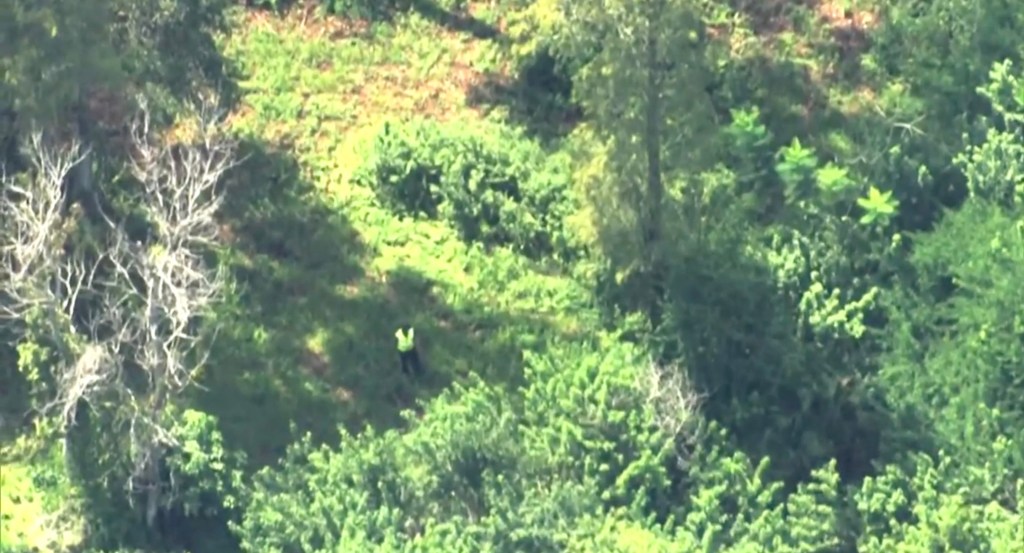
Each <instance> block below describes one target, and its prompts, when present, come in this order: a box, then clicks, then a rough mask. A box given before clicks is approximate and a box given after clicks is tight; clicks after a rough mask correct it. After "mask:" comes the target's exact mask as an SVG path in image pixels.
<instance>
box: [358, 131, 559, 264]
mask: <svg viewBox="0 0 1024 553" xmlns="http://www.w3.org/2000/svg"><path fill="white" fill-rule="evenodd" d="M355 180H356V182H358V183H360V184H363V185H366V186H369V187H371V188H373V189H374V190H375V191H376V193H377V196H378V198H380V200H381V201H382V202H383V203H384V204H385V205H386V206H387V207H388V208H390V209H392V210H394V211H396V212H398V213H401V214H405V215H413V216H415V215H425V216H427V217H430V218H436V219H441V220H444V221H447V222H448V223H449V224H451V225H452V226H453V227H454V228H456V229H457V230H458V232H459V233H460V234H461V235H462V238H463V239H465V240H466V241H472V242H478V243H480V244H483V245H485V246H509V247H511V248H512V249H514V250H516V251H518V252H520V253H523V254H525V255H529V256H533V257H538V256H543V255H551V254H554V255H557V256H559V257H562V258H566V257H571V255H572V250H573V249H574V248H573V246H572V244H571V241H570V240H569V238H568V237H567V235H566V232H565V229H564V228H563V221H564V220H565V219H566V218H567V217H568V215H569V214H570V213H571V212H572V210H573V202H572V200H571V195H570V188H569V182H570V181H569V161H568V159H566V158H563V157H560V156H555V157H551V158H547V157H546V156H545V154H544V152H543V150H542V149H541V148H540V146H539V145H538V144H536V143H535V142H533V141H530V140H528V139H526V138H524V137H523V136H522V135H521V134H519V133H518V132H515V131H513V130H511V129H508V128H506V127H503V126H500V125H495V124H490V123H480V124H470V125H467V124H465V123H453V124H445V123H437V122H433V121H412V122H408V123H404V124H401V125H385V126H384V128H383V130H382V131H381V132H380V133H379V134H378V135H377V137H376V139H375V140H374V142H373V145H372V147H371V151H370V152H369V153H368V155H367V156H366V158H365V162H364V164H363V166H362V167H360V168H359V169H358V170H357V171H356V174H355Z"/></svg>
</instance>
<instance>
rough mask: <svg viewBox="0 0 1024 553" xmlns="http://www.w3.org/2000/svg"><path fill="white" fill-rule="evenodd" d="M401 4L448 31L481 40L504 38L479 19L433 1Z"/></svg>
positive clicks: (495, 29) (413, 1) (407, 0)
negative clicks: (448, 8)
mask: <svg viewBox="0 0 1024 553" xmlns="http://www.w3.org/2000/svg"><path fill="white" fill-rule="evenodd" d="M401 3H403V4H404V3H408V5H409V7H410V8H411V9H412V10H414V11H416V12H417V13H419V14H420V15H422V16H423V17H425V18H427V19H428V20H430V21H432V22H433V23H435V24H437V25H440V26H442V27H444V28H446V29H448V30H451V31H455V32H459V33H467V34H470V35H472V36H473V37H475V38H479V39H484V40H487V39H496V38H500V37H501V36H502V33H501V31H500V30H499V29H498V28H497V27H495V26H494V25H491V24H489V23H487V22H485V21H482V20H480V19H477V18H476V17H473V16H472V15H470V14H468V13H458V12H452V11H449V10H446V9H444V8H442V7H441V6H439V5H437V2H434V1H433V0H401Z"/></svg>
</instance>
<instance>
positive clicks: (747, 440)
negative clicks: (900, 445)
mask: <svg viewBox="0 0 1024 553" xmlns="http://www.w3.org/2000/svg"><path fill="white" fill-rule="evenodd" d="M678 258H679V261H680V263H681V265H680V266H682V267H685V268H686V269H685V271H680V272H679V273H678V274H676V275H675V276H674V277H673V279H672V284H671V287H670V288H671V292H670V293H671V295H672V300H671V302H670V303H671V305H672V317H671V320H672V321H673V323H672V324H673V331H674V332H672V337H673V339H674V340H675V344H674V346H673V347H670V348H669V349H668V351H667V352H666V353H667V354H668V357H669V358H671V359H682V366H684V367H687V369H688V370H687V373H688V374H689V376H690V378H691V382H692V384H693V385H694V387H695V388H696V389H697V390H700V391H701V392H702V393H706V394H707V397H706V399H705V401H704V402H703V406H702V411H703V412H704V413H705V414H706V415H707V416H708V417H709V418H711V419H714V420H716V421H718V422H719V423H720V424H722V425H723V426H725V427H726V428H727V429H728V430H729V431H730V434H731V436H732V437H733V438H734V439H735V441H736V443H737V445H739V447H740V448H742V449H743V450H744V451H745V452H746V453H747V454H748V455H749V456H750V457H751V458H752V459H754V460H759V459H761V458H763V457H765V456H769V457H770V458H771V469H770V470H771V473H772V476H773V477H777V478H781V479H783V480H784V481H786V482H787V483H789V484H795V483H797V482H800V481H805V480H806V478H807V477H808V476H809V474H810V472H811V471H812V470H814V469H816V468H818V467H820V466H822V465H823V464H824V463H826V462H828V461H829V460H830V459H836V462H837V469H838V472H839V474H840V475H841V476H842V477H843V478H844V480H846V481H854V482H856V481H859V480H860V479H862V478H863V477H864V476H866V475H869V474H871V473H872V472H873V470H874V465H873V463H874V462H875V461H876V460H877V459H878V458H879V457H880V455H881V454H882V450H881V447H882V444H881V439H882V435H883V434H885V433H886V432H888V431H889V429H891V428H892V426H893V419H892V418H891V417H890V416H889V414H888V413H887V412H886V408H885V407H884V403H885V401H884V398H882V397H881V396H880V395H879V393H878V392H877V390H875V389H874V388H873V386H871V385H870V384H869V383H868V382H867V380H870V376H869V375H863V374H858V373H857V371H858V370H859V369H864V368H865V367H864V366H863V365H862V364H859V363H858V364H853V363H852V361H856V360H857V359H864V358H869V357H870V356H871V355H872V353H871V352H870V351H867V350H864V349H863V348H864V347H870V346H865V345H864V344H862V343H861V342H859V341H856V340H853V341H851V342H849V343H835V344H831V345H830V347H825V346H823V345H822V343H820V342H819V341H818V340H812V339H810V336H808V335H807V334H806V333H805V331H801V330H799V329H798V328H797V326H796V321H795V320H794V313H795V312H796V311H797V307H796V306H795V305H793V303H792V300H791V299H790V298H788V297H787V296H786V295H785V294H784V293H780V291H779V289H778V287H777V286H776V283H775V281H774V278H773V276H772V274H771V273H770V268H769V267H767V266H766V265H765V264H764V263H763V262H761V261H759V260H755V259H751V258H749V257H747V256H745V255H743V254H742V253H739V252H735V251H718V252H714V251H704V252H692V253H690V254H688V255H687V254H681V255H679V256H678ZM670 343H671V342H670ZM676 348H678V349H676ZM865 377H866V378H865Z"/></svg>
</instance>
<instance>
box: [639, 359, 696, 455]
mask: <svg viewBox="0 0 1024 553" xmlns="http://www.w3.org/2000/svg"><path fill="white" fill-rule="evenodd" d="M636 384H637V386H638V387H639V389H640V390H641V391H642V392H643V393H645V394H646V395H647V404H648V405H649V406H650V407H651V410H652V412H653V414H654V422H655V424H656V425H657V426H658V428H660V429H661V431H662V433H664V435H665V437H666V438H667V439H669V440H672V441H673V444H674V446H675V447H676V448H677V453H678V454H679V459H680V461H684V460H685V459H684V456H685V455H684V453H685V452H683V451H680V450H679V449H678V448H679V447H681V446H682V445H683V444H685V443H687V442H689V441H690V440H691V439H692V438H693V437H694V434H695V433H696V432H697V429H698V428H699V425H700V404H701V401H702V400H703V396H701V395H700V394H698V393H696V392H695V391H694V390H693V387H692V386H691V384H690V381H689V378H688V377H687V375H686V371H685V370H684V369H683V368H681V367H678V366H675V365H669V366H664V365H660V364H658V363H656V362H654V361H653V360H652V361H651V362H650V363H649V364H648V365H647V367H646V368H645V369H643V370H642V371H641V372H640V374H639V375H638V377H637V383H636Z"/></svg>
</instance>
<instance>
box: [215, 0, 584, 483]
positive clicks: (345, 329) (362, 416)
mask: <svg viewBox="0 0 1024 553" xmlns="http://www.w3.org/2000/svg"><path fill="white" fill-rule="evenodd" d="M236 29H237V31H238V32H237V34H236V35H235V36H233V37H232V39H231V40H230V41H228V42H227V44H226V45H225V49H226V51H227V52H228V54H229V56H230V58H232V59H234V60H236V61H237V63H238V65H239V67H240V70H241V71H242V73H243V74H244V78H243V80H242V88H243V90H244V96H243V98H242V100H241V105H240V107H239V109H238V111H237V113H236V114H235V115H234V116H233V118H232V126H233V128H234V129H235V130H237V132H238V133H239V134H240V135H241V136H244V137H246V141H247V146H246V147H247V148H249V150H248V151H247V152H246V153H247V154H248V155H250V156H251V157H250V158H249V159H248V161H247V162H246V164H245V165H244V166H243V167H242V169H241V171H240V173H239V174H238V175H237V178H236V179H234V182H233V185H232V186H233V187H234V189H233V190H232V192H231V200H230V201H231V205H230V206H229V207H228V211H229V213H230V216H229V218H228V220H227V221H226V222H225V233H227V234H229V235H230V237H231V238H230V239H231V242H232V254H231V255H232V258H233V265H234V266H235V268H236V271H237V275H238V280H239V283H240V285H241V287H240V289H239V295H238V298H237V304H236V305H237V306H238V307H237V311H236V312H235V313H236V314H235V316H236V320H235V321H232V322H231V323H230V324H226V325H225V328H230V329H232V331H231V335H230V336H221V339H220V343H219V347H218V353H217V354H216V355H215V357H214V359H213V360H212V362H211V366H210V369H209V372H208V375H207V378H206V380H205V381H204V385H205V386H206V387H207V388H209V392H208V393H203V394H201V396H200V401H201V403H202V405H203V407H204V409H206V410H208V411H209V412H211V413H213V414H216V415H218V416H219V417H220V419H221V421H222V423H223V425H224V431H225V434H226V437H227V439H228V440H229V442H231V443H237V444H238V445H239V446H241V447H242V448H243V449H244V450H246V451H248V452H249V453H250V454H252V455H253V457H254V459H256V460H257V461H258V462H260V463H263V462H267V461H270V460H272V459H274V458H276V456H277V455H279V454H280V453H281V451H282V448H283V447H284V445H286V444H287V443H289V442H290V441H291V438H292V437H291V436H290V435H289V434H288V432H287V430H288V423H289V421H290V420H295V421H296V422H298V423H299V426H300V428H303V429H308V430H311V431H313V432H314V433H315V434H316V435H318V436H319V437H327V436H329V435H330V434H331V433H332V432H333V430H334V428H335V426H336V425H338V424H342V423H344V424H345V425H347V426H349V427H350V428H352V429H356V428H359V427H361V426H363V425H365V424H372V425H374V426H378V427H386V426H389V425H392V424H394V423H396V422H397V421H398V420H399V419H398V417H397V413H398V411H399V410H400V409H401V408H406V407H411V406H412V405H413V403H412V402H413V398H416V397H418V398H428V397H430V396H431V395H433V394H436V393H437V392H438V391H439V390H441V389H442V388H443V387H445V386H446V385H447V384H449V383H450V382H452V381H460V380H465V379H466V378H468V377H469V376H470V375H471V374H476V375H478V376H480V377H482V378H484V379H486V380H489V381H493V382H514V381H515V380H516V377H517V375H518V374H519V372H520V358H521V351H522V350H523V349H536V348H541V347H543V345H544V344H545V343H547V342H548V341H549V339H550V338H558V337H561V336H573V335H576V334H579V333H580V332H582V331H583V330H584V329H592V328H594V327H595V325H596V313H595V312H594V311H593V309H592V308H591V306H590V298H589V296H588V292H587V290H586V289H585V288H584V287H582V286H580V285H578V284H577V283H575V282H574V281H573V280H572V279H570V278H567V277H565V276H562V275H559V274H557V272H555V271H552V270H551V269H550V268H546V267H542V266H540V265H538V264H536V263H533V262H530V261H528V260H526V259H524V258H522V257H520V256H517V255H515V254H513V253H510V252H508V251H504V250H495V251H490V252H485V251H484V250H482V249H481V248H479V247H476V246H472V245H467V244H465V243H462V242H461V241H460V240H459V237H458V236H457V234H456V233H455V232H454V231H453V230H452V229H450V228H448V227H447V226H445V225H444V224H442V223H439V222H435V221H427V220H413V219H409V218H398V217H396V216H395V215H394V214H392V213H391V212H389V211H387V210H385V209H383V208H382V207H381V206H380V205H379V203H378V202H377V201H376V199H375V198H374V195H373V193H372V191H370V190H367V189H366V188H363V187H360V186H358V185H355V184H353V183H352V182H351V174H352V171H353V169H354V168H355V167H357V166H358V164H359V163H360V160H361V158H362V157H364V156H365V153H366V152H367V150H368V148H369V147H370V146H371V144H370V141H371V140H372V137H373V136H374V133H376V132H377V131H379V129H380V128H381V126H382V125H383V124H384V123H385V122H387V121H389V120H391V121H401V120H403V119H408V118H414V117H431V118H439V119H441V120H461V121H464V122H465V124H467V125H471V124H474V122H475V121H479V120H481V118H482V117H483V115H482V114H481V112H480V110H478V109H475V108H473V107H471V106H470V105H468V104H469V102H468V98H469V95H471V94H472V87H471V85H472V84H473V83H475V82H477V81H479V80H480V79H482V71H484V70H486V69H488V64H493V63H494V58H493V56H494V55H495V54H496V51H495V50H494V49H493V48H492V47H491V44H490V43H488V42H487V41H485V40H481V39H476V38H474V37H473V36H471V35H469V34H467V33H465V32H462V31H459V30H452V29H449V28H446V27H445V26H443V25H439V24H437V23H435V22H432V21H431V20H430V19H428V18H427V17H425V16H423V15H421V14H420V13H418V12H416V11H413V12H410V13H409V14H402V15H400V16H399V17H398V19H397V20H396V21H394V22H392V23H391V24H389V25H379V26H370V27H369V28H364V29H359V28H355V29H353V28H351V26H350V25H346V24H344V23H341V22H338V21H331V20H328V21H321V20H311V21H307V22H303V21H302V16H301V15H293V16H289V17H286V18H284V19H283V20H281V19H276V18H270V17H267V16H265V15H263V14H260V13H248V14H245V15H243V16H242V17H241V19H240V20H239V22H238V24H237V26H236ZM403 321H409V322H410V323H412V324H413V325H414V326H415V328H416V329H417V336H418V337H419V340H420V347H421V350H422V351H423V354H424V356H425V360H426V363H427V366H428V376H427V379H426V381H425V382H418V383H411V382H408V381H407V380H406V379H405V378H404V377H403V376H402V375H401V373H400V371H399V367H398V360H397V354H396V351H395V347H394V337H393V333H394V329H395V328H396V327H397V326H398V325H399V324H400V323H401V322H403Z"/></svg>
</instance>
